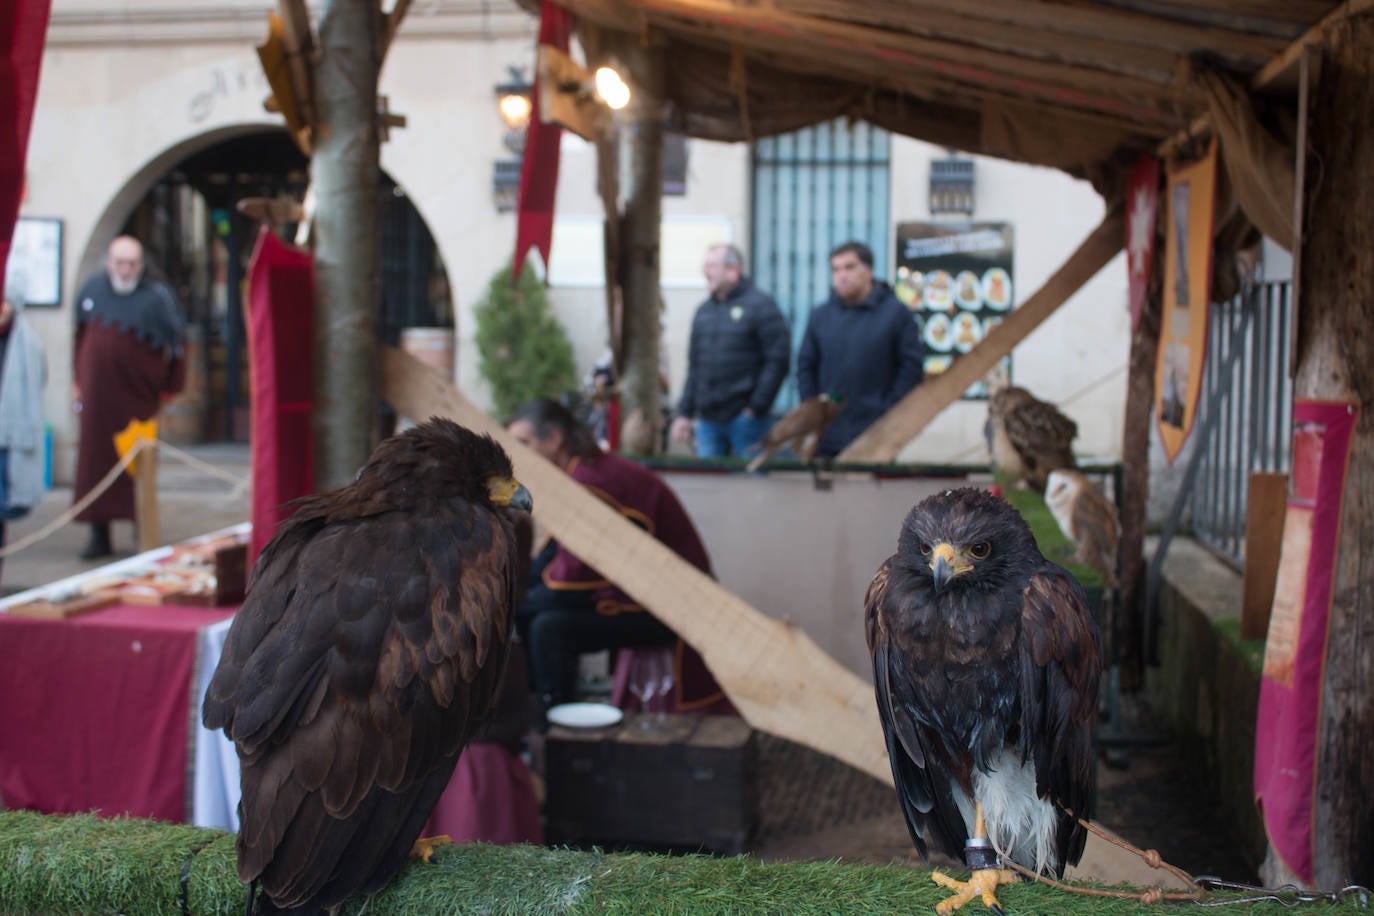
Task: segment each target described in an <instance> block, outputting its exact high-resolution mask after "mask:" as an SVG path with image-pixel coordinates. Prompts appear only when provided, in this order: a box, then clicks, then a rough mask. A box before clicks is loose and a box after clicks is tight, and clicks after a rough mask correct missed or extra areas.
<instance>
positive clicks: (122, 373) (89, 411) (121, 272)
mask: <svg viewBox="0 0 1374 916" xmlns="http://www.w3.org/2000/svg"><path fill="white" fill-rule="evenodd" d="M185 328H186V322H185V319H183V318H182V314H181V305H180V304H179V303H178V302H177V299H176V296H175V294H174V293H173V292H172V291H171V290H170V289H169V288H168V287H167V286H166V285H165V284H163V283H159V282H158V281H156V280H154V279H152V278H151V277H148V276H146V275H145V273H144V270H143V246H142V245H140V244H139V243H138V240H136V239H133V238H131V237H129V236H127V235H121V236H120V237H119V238H117V239H115V240H114V241H113V242H111V243H110V248H109V251H108V253H107V255H106V259H105V270H104V271H102V272H101V273H99V274H97V275H96V276H93V277H91V278H90V279H89V280H87V281H86V282H85V284H84V285H82V287H81V291H80V292H79V293H77V296H76V343H75V346H74V347H73V354H74V357H75V375H74V379H75V382H74V385H73V391H72V394H73V398H74V406H75V409H76V411H77V414H78V418H79V420H80V424H81V435H80V442H79V445H78V448H77V456H76V485H75V488H74V490H73V493H72V497H73V502H79V501H80V500H81V499H82V498H83V497H85V496H86V494H87V493H89V492H90V491H91V490H93V489H94V488H95V486H96V485H97V484H98V483H100V481H101V479H102V478H103V477H104V476H105V475H106V474H107V473H108V472H109V470H110V468H112V467H114V466H115V464H117V463H118V461H119V455H118V454H117V453H116V451H115V446H114V436H115V434H116V433H118V432H119V431H120V430H122V429H124V427H126V426H128V424H129V421H130V420H134V419H137V420H148V419H151V418H152V417H153V416H155V415H156V414H157V412H158V407H159V404H160V401H161V398H162V396H163V395H172V394H175V393H176V392H178V391H180V390H181V388H182V385H183V384H184V383H185V380H186V364H185V358H184V353H183V350H182V344H183V340H184V338H185ZM133 517H134V488H133V481H132V480H131V478H130V477H129V475H128V474H120V475H119V476H118V477H117V478H115V481H114V483H113V485H111V486H110V488H109V489H108V490H106V491H105V492H104V493H103V494H102V495H101V496H100V497H99V498H98V499H96V500H95V502H93V503H91V504H90V505H89V506H87V507H86V508H85V509H84V510H83V511H82V512H81V513H80V514H78V515H77V516H76V518H77V521H82V522H89V523H90V526H91V537H90V541H89V542H88V543H87V544H86V547H85V549H84V550H83V551H82V552H81V558H82V559H83V560H93V559H97V558H99V557H105V556H109V555H110V554H111V553H112V552H113V550H112V547H111V544H110V522H112V521H115V520H117V519H133Z"/></svg>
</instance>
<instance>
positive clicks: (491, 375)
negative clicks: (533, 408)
mask: <svg viewBox="0 0 1374 916" xmlns="http://www.w3.org/2000/svg"><path fill="white" fill-rule="evenodd" d="M473 315H474V317H475V319H476V322H477V335H476V339H477V353H478V356H479V363H478V371H480V372H481V374H482V378H484V379H485V380H486V382H487V384H488V385H489V386H491V397H492V404H493V406H494V409H495V416H496V417H497V418H498V419H503V420H504V419H505V418H507V417H509V416H511V414H513V413H515V411H516V409H518V408H519V407H520V406H521V405H522V404H524V403H525V402H527V401H530V400H533V399H534V398H540V397H550V398H558V397H560V396H561V395H563V394H564V393H565V392H567V391H570V390H572V389H574V388H575V387H576V385H577V370H576V367H575V365H574V363H573V351H572V343H571V342H570V341H569V340H568V332H567V330H566V329H565V328H564V327H563V325H562V323H561V322H560V321H559V320H558V316H556V315H555V314H554V313H553V309H552V307H551V306H550V305H549V297H548V293H547V291H546V290H545V288H544V284H543V283H541V282H540V281H539V278H538V277H537V276H535V273H534V269H533V268H532V267H530V266H529V265H528V264H526V265H525V269H524V270H523V271H522V272H521V274H520V282H519V283H518V284H513V283H511V271H510V265H509V264H507V265H506V266H505V267H503V268H501V269H500V270H498V271H497V272H496V274H495V275H494V276H493V277H492V278H491V282H490V283H489V284H487V292H486V295H485V296H484V297H483V298H482V301H481V302H479V303H477V305H476V307H475V308H474V309H473Z"/></svg>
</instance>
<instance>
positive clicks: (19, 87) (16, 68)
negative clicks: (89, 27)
mask: <svg viewBox="0 0 1374 916" xmlns="http://www.w3.org/2000/svg"><path fill="white" fill-rule="evenodd" d="M48 8H49V0H23V2H13V3H6V4H3V5H0V277H3V276H4V275H5V264H6V263H7V262H8V261H9V257H10V243H11V241H12V240H13V239H14V221H15V220H16V219H17V218H18V216H19V204H20V202H22V201H23V199H24V159H25V157H26V155H27V154H28V148H29V128H30V127H31V126H32V125H33V103H34V98H35V97H36V96H37V95H38V72H39V69H40V65H41V64H42V62H43V37H44V35H45V34H46V33H47V31H48Z"/></svg>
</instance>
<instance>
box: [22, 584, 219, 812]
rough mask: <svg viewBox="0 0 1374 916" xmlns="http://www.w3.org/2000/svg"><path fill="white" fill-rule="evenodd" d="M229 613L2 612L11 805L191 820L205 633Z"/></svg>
mask: <svg viewBox="0 0 1374 916" xmlns="http://www.w3.org/2000/svg"><path fill="white" fill-rule="evenodd" d="M228 614H229V612H228V611H226V610H222V609H217V608H203V607H184V606H178V605H172V604H164V605H161V606H158V607H136V606H130V605H117V606H115V607H111V608H106V609H104V610H101V611H95V612H94V613H91V614H86V615H83V616H81V617H74V618H71V619H70V620H38V619H32V618H27V617H13V616H10V615H8V614H0V656H3V657H4V659H5V663H4V664H3V665H0V697H4V702H3V703H0V793H3V795H4V801H5V807H7V808H12V809H19V808H27V809H30V810H34V811H41V812H43V813H45V814H71V813H76V812H83V811H90V810H93V809H94V810H96V811H98V812H99V813H100V814H101V815H102V816H104V817H116V816H119V815H125V814H127V815H129V816H130V817H147V818H153V819H155V820H161V821H182V820H185V819H186V814H187V812H186V785H187V779H188V774H187V753H188V748H189V747H190V744H189V734H188V728H189V727H190V725H191V723H192V721H196V722H199V721H200V711H199V709H197V710H196V711H195V718H194V720H193V719H192V716H190V715H188V714H187V713H188V709H187V701H188V699H189V698H190V696H191V695H192V677H193V672H194V671H195V663H196V644H197V643H196V640H197V634H198V633H199V632H200V631H201V630H202V629H204V628H205V627H207V626H209V625H210V624H212V623H216V622H218V621H220V620H223V619H224V618H225V617H226V616H228Z"/></svg>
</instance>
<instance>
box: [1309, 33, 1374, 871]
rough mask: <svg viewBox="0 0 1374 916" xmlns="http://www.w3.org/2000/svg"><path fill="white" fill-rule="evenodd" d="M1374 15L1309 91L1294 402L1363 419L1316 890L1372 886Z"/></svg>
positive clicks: (1325, 702) (1324, 703) (1322, 736)
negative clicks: (1345, 409) (1339, 408)
mask: <svg viewBox="0 0 1374 916" xmlns="http://www.w3.org/2000/svg"><path fill="white" fill-rule="evenodd" d="M1371 47H1374V15H1368V14H1366V15H1361V16H1356V17H1352V18H1350V19H1348V20H1346V21H1344V22H1342V23H1340V24H1339V25H1337V26H1335V27H1333V28H1332V30H1331V33H1330V40H1329V42H1328V45H1327V47H1326V49H1325V55H1324V57H1323V60H1322V69H1321V76H1320V79H1319V80H1318V84H1317V86H1316V87H1315V88H1314V89H1313V91H1312V106H1311V121H1310V124H1309V132H1308V138H1309V143H1310V146H1311V149H1312V150H1313V151H1314V155H1313V156H1312V157H1310V158H1311V159H1312V160H1315V161H1317V162H1320V171H1321V180H1320V181H1313V182H1310V183H1309V184H1308V189H1309V194H1310V195H1311V199H1310V200H1308V201H1307V206H1306V210H1307V212H1308V213H1309V214H1311V216H1312V218H1311V219H1310V220H1309V222H1308V225H1307V226H1306V227H1305V228H1304V235H1303V237H1302V247H1301V249H1300V251H1299V252H1296V254H1298V256H1299V257H1301V259H1302V271H1301V274H1300V276H1301V281H1300V282H1301V284H1302V289H1301V291H1300V298H1301V302H1302V308H1301V312H1300V315H1299V334H1298V340H1297V344H1298V347H1299V354H1298V373H1297V377H1296V379H1295V380H1294V393H1295V394H1296V395H1297V396H1298V397H1300V398H1320V399H1327V400H1335V401H1348V402H1351V403H1352V404H1354V405H1355V406H1356V408H1357V409H1358V410H1359V418H1358V421H1357V423H1356V425H1355V430H1354V434H1353V438H1352V440H1351V443H1350V460H1349V466H1348V467H1347V469H1346V477H1345V491H1344V493H1343V496H1342V504H1341V513H1340V534H1339V537H1338V541H1337V548H1336V562H1335V570H1334V576H1333V580H1332V601H1331V611H1330V619H1329V621H1328V625H1327V639H1326V667H1325V672H1324V676H1325V679H1324V683H1323V685H1322V697H1321V708H1320V714H1319V719H1318V737H1317V753H1316V767H1317V785H1316V789H1315V792H1314V795H1313V800H1312V801H1313V823H1314V827H1315V829H1314V835H1313V838H1312V839H1313V859H1314V862H1315V873H1314V878H1315V883H1316V886H1317V887H1321V888H1337V887H1344V886H1345V885H1347V884H1352V883H1354V884H1364V885H1370V884H1374V767H1371V766H1370V761H1369V754H1370V748H1374V688H1371V686H1370V685H1371V684H1374V641H1371V639H1370V634H1371V633H1374V588H1371V587H1370V583H1371V572H1370V570H1371V569H1374V334H1371V333H1370V328H1369V313H1370V305H1371V301H1374V184H1371V183H1370V181H1369V164H1370V163H1371V162H1374V131H1370V130H1367V129H1366V130H1356V129H1352V125H1359V124H1364V125H1368V124H1370V123H1374V55H1372V54H1370V48H1371Z"/></svg>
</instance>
